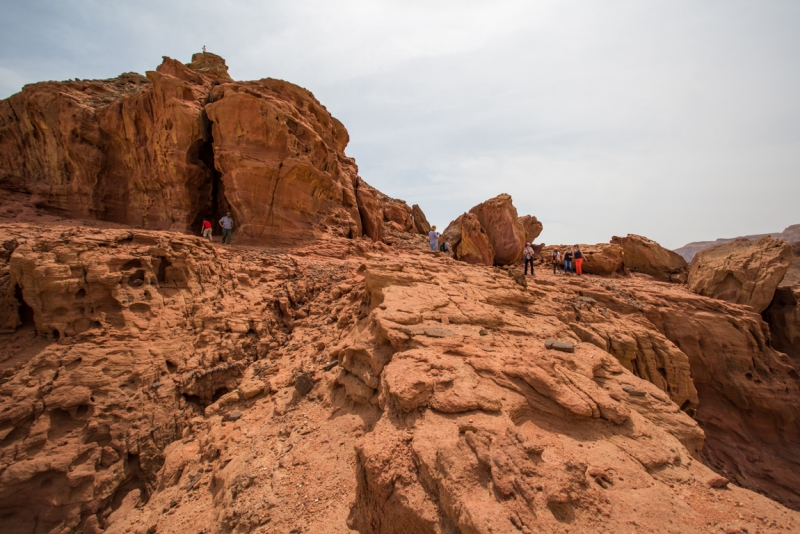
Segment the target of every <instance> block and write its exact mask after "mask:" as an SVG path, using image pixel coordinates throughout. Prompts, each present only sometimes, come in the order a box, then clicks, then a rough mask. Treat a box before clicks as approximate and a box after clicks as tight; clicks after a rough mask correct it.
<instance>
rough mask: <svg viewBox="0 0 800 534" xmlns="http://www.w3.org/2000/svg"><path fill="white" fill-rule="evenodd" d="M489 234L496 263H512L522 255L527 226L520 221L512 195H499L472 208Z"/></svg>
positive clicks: (472, 211)
mask: <svg viewBox="0 0 800 534" xmlns="http://www.w3.org/2000/svg"><path fill="white" fill-rule="evenodd" d="M469 211H470V213H474V214H475V216H476V217H477V218H478V221H479V222H480V225H481V226H482V227H483V229H484V230H485V231H486V235H488V236H489V242H490V243H491V244H492V248H493V249H494V263H495V265H511V264H513V263H516V262H518V261H519V260H520V258H521V257H522V249H524V248H525V228H524V227H523V226H522V223H520V222H519V217H518V215H517V208H515V207H514V204H512V203H511V195H506V194H502V195H498V196H496V197H494V198H491V199H489V200H487V201H486V202H484V203H482V204H478V205H477V206H475V207H474V208H472V209H471V210H469Z"/></svg>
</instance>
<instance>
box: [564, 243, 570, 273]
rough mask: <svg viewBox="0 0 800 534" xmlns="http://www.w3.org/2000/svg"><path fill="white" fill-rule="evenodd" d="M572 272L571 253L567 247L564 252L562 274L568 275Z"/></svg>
mask: <svg viewBox="0 0 800 534" xmlns="http://www.w3.org/2000/svg"><path fill="white" fill-rule="evenodd" d="M571 272H572V251H571V250H570V249H569V247H567V249H566V250H564V274H570V273H571Z"/></svg>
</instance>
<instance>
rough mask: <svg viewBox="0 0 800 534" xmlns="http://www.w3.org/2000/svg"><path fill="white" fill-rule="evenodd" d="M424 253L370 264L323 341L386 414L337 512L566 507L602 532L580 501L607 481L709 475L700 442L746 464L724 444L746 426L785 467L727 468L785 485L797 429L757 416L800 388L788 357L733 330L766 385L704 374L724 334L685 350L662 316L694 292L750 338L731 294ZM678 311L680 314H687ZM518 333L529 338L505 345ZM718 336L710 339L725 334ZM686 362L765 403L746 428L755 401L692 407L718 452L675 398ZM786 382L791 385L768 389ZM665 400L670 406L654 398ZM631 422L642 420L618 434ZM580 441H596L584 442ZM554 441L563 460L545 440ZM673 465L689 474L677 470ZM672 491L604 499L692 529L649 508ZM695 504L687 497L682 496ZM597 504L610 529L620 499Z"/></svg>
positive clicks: (493, 513)
mask: <svg viewBox="0 0 800 534" xmlns="http://www.w3.org/2000/svg"><path fill="white" fill-rule="evenodd" d="M436 263H437V261H436V260H434V259H426V258H382V259H378V260H375V261H371V262H368V263H367V265H366V270H365V284H366V289H367V291H368V294H369V299H368V302H369V303H370V307H369V309H367V310H364V311H363V312H362V317H363V318H362V319H361V320H360V321H359V323H358V326H357V327H355V328H354V329H353V330H352V331H351V332H350V334H349V335H348V336H347V337H346V338H345V339H344V340H343V342H342V343H341V344H340V345H337V347H335V349H334V350H335V351H336V352H338V353H339V364H340V365H339V366H340V367H341V371H339V376H338V378H337V381H338V383H339V384H340V385H341V387H342V388H343V390H344V391H345V392H346V394H347V396H348V397H349V398H350V399H351V400H353V401H354V402H355V403H357V404H358V405H363V406H365V407H374V408H375V409H377V410H379V411H380V413H381V417H380V419H379V420H378V422H377V423H376V424H375V426H374V428H373V430H372V431H371V432H369V433H366V434H365V436H364V437H363V438H361V439H359V440H358V442H357V443H356V452H357V461H358V468H359V474H358V481H359V482H358V486H357V488H356V501H355V505H354V507H353V510H352V514H351V516H350V518H349V521H350V523H349V524H350V526H352V527H353V528H355V529H357V530H358V531H359V532H369V533H372V532H441V531H472V532H490V531H497V530H502V531H514V530H513V529H517V530H520V529H529V530H530V531H531V532H534V531H537V532H538V531H541V532H551V531H556V532H557V531H561V530H560V529H561V527H560V526H559V524H560V523H562V522H564V521H567V519H568V522H569V524H570V529H577V530H579V531H592V530H596V529H597V528H596V527H593V524H594V523H593V522H594V521H595V520H596V519H595V518H597V517H598V516H597V514H596V513H593V514H586V513H585V510H586V508H587V507H588V508H590V509H595V507H596V506H600V507H601V508H602V507H603V506H604V504H603V503H610V502H613V501H604V496H605V497H609V498H611V499H613V498H612V497H611V493H603V492H602V491H601V489H600V488H607V487H610V486H611V485H612V482H613V485H615V488H617V486H616V485H617V484H620V485H622V484H628V483H635V484H637V485H638V486H640V485H641V483H642V482H643V480H645V479H646V478H644V479H643V478H642V477H653V478H654V479H655V480H656V483H655V484H654V485H652V486H650V487H655V488H659V487H663V486H662V485H661V484H660V483H659V482H657V481H659V480H661V479H660V476H661V475H659V473H666V472H669V473H670V477H669V479H670V480H674V479H673V478H672V476H677V477H678V479H684V480H688V479H689V478H690V477H692V476H694V477H696V478H699V479H703V480H711V479H712V478H714V477H713V476H711V474H710V473H709V472H706V473H705V474H700V473H696V474H694V473H693V469H696V468H698V467H701V466H700V464H699V463H698V462H693V461H692V455H693V454H697V452H698V451H699V450H701V449H703V450H704V451H705V452H704V453H703V454H704V455H705V456H706V457H710V458H714V459H716V456H714V455H715V454H718V455H719V457H724V455H725V454H731V455H733V457H735V458H736V460H735V462H739V461H743V460H742V459H741V453H737V452H736V446H735V445H734V443H733V442H734V441H735V440H736V436H737V435H738V432H742V431H744V432H745V434H744V435H745V436H746V439H747V440H748V441H749V440H756V441H757V442H758V446H759V447H761V448H762V450H760V451H759V450H757V448H754V449H750V448H749V445H748V453H747V454H756V455H757V456H754V458H758V459H759V460H762V461H764V462H769V463H770V465H781V466H782V468H781V469H775V470H774V472H777V471H781V473H780V474H779V475H777V476H775V475H774V472H773V470H770V471H769V474H767V473H766V472H765V470H763V469H759V468H756V469H752V470H750V469H749V468H748V467H747V466H745V467H743V468H736V469H743V470H745V471H747V472H746V474H744V475H741V474H738V475H737V474H736V473H733V474H732V475H731V476H732V477H734V476H738V478H737V480H739V479H741V480H743V481H745V483H747V484H753V485H757V486H758V487H759V488H760V489H761V490H763V491H770V492H771V493H772V494H773V495H776V494H779V495H780V497H781V498H783V499H788V500H790V501H791V499H792V498H793V497H792V495H793V494H792V493H791V491H790V490H789V488H791V487H792V485H791V482H792V481H793V477H794V476H795V475H794V474H793V473H796V472H797V470H796V469H795V466H796V460H793V459H792V458H791V453H790V452H789V449H787V448H785V447H783V446H781V445H777V444H778V443H791V442H792V440H793V439H794V437H793V436H794V434H795V433H796V431H797V428H798V425H797V423H796V422H792V423H790V424H789V425H788V426H783V425H782V424H780V423H778V424H772V423H766V421H773V422H775V421H776V417H780V418H782V419H781V420H784V421H790V420H791V421H795V419H794V415H793V414H794V412H795V411H796V409H795V408H793V407H791V406H790V405H789V404H788V403H787V401H788V399H789V398H790V397H791V396H792V395H794V394H795V393H794V391H795V390H796V389H797V385H796V384H793V383H792V381H791V377H790V376H789V375H788V374H787V371H790V369H791V368H789V367H787V366H785V365H781V363H780V362H779V355H778V354H777V353H775V352H774V351H772V349H769V348H768V347H767V346H766V344H765V343H763V341H764V340H763V339H761V341H762V343H761V344H759V343H758V342H757V341H756V340H754V339H744V338H742V339H737V346H738V347H740V348H741V351H742V352H741V354H740V355H736V358H739V357H741V360H738V359H737V361H739V362H740V363H742V364H743V363H744V362H745V358H751V359H749V360H747V361H748V362H753V361H755V362H764V365H771V366H773V367H772V368H773V369H774V371H773V372H772V374H771V376H769V377H768V378H765V381H768V382H769V386H767V387H764V386H762V385H755V387H753V384H750V383H747V381H746V379H744V380H742V381H741V382H740V381H739V380H738V377H735V378H734V377H727V376H726V375H725V374H724V373H717V372H714V371H713V370H714V369H715V368H716V366H718V365H720V364H722V365H724V362H723V361H721V360H720V361H716V360H712V361H709V360H708V359H707V358H709V357H710V358H714V357H715V355H716V354H720V352H714V350H720V349H721V345H720V346H718V347H715V348H713V349H711V350H709V351H708V352H707V353H705V354H703V355H698V354H697V353H696V352H694V350H693V348H691V347H690V350H692V356H688V355H687V353H685V352H683V350H681V348H680V347H679V346H678V345H676V344H675V343H673V342H672V341H670V340H669V339H667V337H666V336H665V332H667V333H668V334H669V335H671V332H670V328H668V327H667V328H663V327H664V325H663V321H664V319H665V318H669V317H672V316H675V315H678V314H679V312H678V310H682V309H684V308H685V307H687V306H690V307H691V306H696V307H697V310H698V313H697V315H699V316H707V321H708V322H707V323H706V327H712V326H713V327H715V328H723V329H724V328H725V325H727V326H728V327H730V328H734V329H736V327H733V326H731V324H730V322H729V312H731V311H733V312H734V313H735V314H739V316H740V321H742V326H743V328H742V331H741V333H740V335H741V336H744V337H747V336H750V335H758V334H750V333H746V332H748V330H747V327H744V325H745V324H747V323H750V325H753V326H754V325H756V324H757V321H758V316H757V315H755V314H752V313H750V314H748V313H746V312H745V313H744V314H743V315H742V314H741V311H740V309H738V308H735V307H732V308H726V306H728V305H726V304H724V303H717V302H715V301H711V300H709V299H705V298H702V297H696V296H693V295H692V294H691V293H688V292H687V291H686V289H684V288H682V287H676V288H675V290H674V291H669V295H665V294H664V292H665V288H664V287H663V286H659V285H655V284H652V282H647V281H642V280H636V279H633V280H629V283H628V284H626V286H625V288H624V289H622V288H620V287H618V286H616V285H615V284H611V283H610V282H608V281H599V280H596V279H583V280H581V279H577V280H575V279H570V281H569V282H567V281H566V280H563V281H562V280H561V279H560V278H549V279H548V280H540V282H541V283H538V284H536V286H535V288H533V289H528V290H527V291H526V290H524V289H522V288H521V287H520V286H518V285H516V284H514V282H513V281H512V280H511V279H509V278H506V277H505V276H503V275H502V274H500V273H495V272H494V271H488V270H478V269H479V268H476V267H468V266H462V264H450V266H449V268H448V269H445V268H444V265H442V266H441V267H440V266H438V265H436ZM568 288H569V289H568ZM656 295H658V296H656ZM531 297H533V298H531ZM553 297H555V298H557V299H558V301H556V300H554V299H553ZM637 299H641V300H637ZM673 302H674V303H676V304H675V307H674V308H673V307H671V306H672V303H673ZM664 306H668V307H669V308H664ZM709 306H710V307H709ZM712 310H716V311H717V313H713V312H712ZM662 314H663V316H662ZM643 315H644V316H647V317H652V318H653V321H654V322H650V321H648V320H646V319H645V320H643ZM693 317H694V316H693ZM693 320H694V319H693ZM678 324H683V325H684V328H686V326H687V325H691V324H693V323H692V322H691V321H687V322H686V323H685V324H684V323H682V322H680V323H678ZM750 325H748V326H750ZM661 328H663V331H662V330H661ZM677 333H678V335H677V337H676V339H677V340H679V341H681V342H684V341H686V339H685V338H684V337H683V335H684V333H685V331H682V330H681V329H678V330H677ZM725 333H727V332H725ZM762 334H763V332H762ZM517 336H522V337H524V341H523V342H518V341H516V338H517ZM548 338H549V339H561V340H565V341H567V340H569V341H571V344H570V343H562V344H563V345H571V346H572V347H573V351H572V352H558V351H556V350H547V349H546V348H545V347H546V343H545V339H548ZM725 339H727V338H724V337H721V338H719V339H716V338H715V339H712V340H709V342H710V343H712V344H713V343H720V344H725V343H727V342H726V341H725ZM553 346H555V345H553ZM745 354H748V356H745ZM692 357H694V358H697V360H696V361H691V359H692ZM609 358H611V359H609ZM690 365H691V366H692V370H693V372H695V366H697V369H698V371H697V372H699V373H700V372H703V373H712V374H713V376H714V377H715V378H714V379H712V382H714V383H713V384H710V385H709V386H710V387H709V388H706V391H707V392H708V393H707V394H708V396H709V402H710V403H711V404H716V402H718V401H719V395H720V394H721V393H722V392H723V391H724V390H725V388H726V387H728V388H731V389H730V390H729V391H727V392H726V393H725V394H726V395H728V396H733V395H742V396H743V397H746V398H748V399H750V402H752V405H753V406H754V407H755V406H758V409H759V410H761V409H764V410H767V411H768V412H770V414H771V415H769V416H768V415H767V413H766V412H765V413H762V414H760V417H762V421H763V422H764V423H762V425H761V428H759V429H758V431H756V432H750V431H748V430H747V429H746V423H747V422H749V417H750V415H747V414H742V415H743V417H744V418H745V419H747V421H744V420H743V419H740V418H739V417H738V416H734V417H733V420H727V421H726V423H727V425H729V426H719V425H715V424H712V422H713V421H714V420H715V417H718V415H715V414H714V413H713V410H711V411H709V412H703V415H704V417H708V419H704V421H707V422H709V427H710V428H713V429H714V431H715V432H718V434H717V435H716V436H715V438H714V440H713V443H714V448H713V449H709V447H705V448H703V447H702V445H701V441H700V440H701V439H702V438H701V435H700V434H699V433H698V432H697V430H695V429H693V426H692V425H693V422H692V421H691V420H690V419H689V418H688V417H686V416H685V415H684V414H683V413H682V412H681V411H679V410H677V408H678V405H679V404H680V405H682V406H683V408H684V410H686V411H688V412H690V413H693V414H694V413H695V407H696V406H697V396H698V392H697V391H696V390H695V388H694V384H693V383H692V379H691V378H690V374H689V368H690ZM757 365H761V363H758V364H757ZM584 366H585V367H584ZM705 366H708V367H705ZM637 376H641V377H642V378H646V379H648V381H642V380H641V379H640V378H637ZM704 376H705V374H704ZM649 380H652V383H650V382H649ZM783 387H788V391H789V393H788V395H787V394H786V393H780V394H778V389H779V388H783ZM715 388H719V389H715ZM734 391H736V393H733V392H734ZM773 394H775V395H776V398H777V399H780V400H779V401H778V403H777V405H776V406H773V407H772V408H770V407H768V405H767V404H765V403H764V401H766V399H767V398H769V397H770V395H773ZM667 398H669V399H670V400H669V401H667ZM726 398H727V397H726ZM659 399H661V400H659ZM700 399H701V400H700V405H699V406H700V410H702V407H703V402H704V401H703V398H702V395H701V397H700ZM667 405H669V406H672V408H671V409H669V410H664V409H663V408H665V407H666V406H667ZM729 410H730V411H731V412H732V413H733V412H737V411H738V410H739V408H735V407H729ZM700 413H701V412H697V415H698V418H699V417H700ZM779 413H781V414H783V415H782V416H778V414H779ZM784 417H785V419H783V418H784ZM412 421H413V424H412V423H411V422H412ZM631 427H633V428H635V429H639V430H634V431H633V432H627V431H622V429H623V428H631ZM766 427H769V430H768V431H767V428H766ZM594 432H600V433H601V434H602V435H604V436H611V437H610V438H607V439H608V442H606V443H613V444H614V445H613V446H612V447H608V446H605V445H604V446H602V447H599V443H598V442H596V441H594V439H593V438H591V437H589V436H593V435H595V434H594ZM759 433H760V434H761V436H759ZM776 433H777V434H778V435H779V436H780V437H777V436H776ZM767 434H771V436H768V435H767ZM645 436H647V437H646V438H645ZM640 439H641V441H640ZM583 440H589V441H591V442H592V443H593V446H592V447H589V448H588V449H586V448H584V447H583V443H582V441H583ZM726 440H727V441H728V443H727V444H724V442H725V441H726ZM770 442H771V443H772V444H771V445H770V444H769V443H770ZM595 447H597V448H595ZM555 450H557V451H558V454H557V456H553V455H550V454H548V451H555ZM781 451H782V452H781ZM552 454H554V453H552ZM627 455H630V456H632V457H634V458H635V459H636V460H637V462H634V464H633V466H635V467H636V468H635V469H631V467H632V465H631V464H630V463H626V462H625V461H624V460H623V458H626V457H628V456H627ZM675 455H686V456H681V457H680V458H678V457H677V456H675ZM735 462H731V464H732V466H733V467H736V464H735ZM665 466H671V467H668V468H666V469H665V468H664V467H665ZM724 467H726V468H727V467H728V465H727V464H725V466H724ZM684 469H686V470H687V471H688V472H687V473H684V474H683V475H678V473H680V472H681V470H684ZM676 470H677V471H676ZM611 472H613V473H616V474H617V476H619V479H618V478H613V479H612V478H611V476H610V475H609V473H611ZM757 472H760V474H759V475H758V476H757V477H756V476H755V475H756V473H757ZM690 473H692V474H690ZM765 474H766V476H765ZM604 477H606V478H604ZM749 477H754V478H752V479H751V478H749ZM598 479H599V481H598ZM623 480H624V481H626V482H623ZM634 481H636V482H634ZM665 481H666V479H665ZM598 486H599V487H598ZM478 488H481V489H478ZM781 492H783V493H781ZM794 495H796V492H795V493H794ZM674 498H675V497H674V496H673V494H671V493H669V492H665V493H661V492H659V493H658V495H657V496H656V495H654V494H650V495H648V496H647V498H645V499H642V500H638V499H637V500H636V502H635V503H632V502H630V501H627V502H626V503H625V504H623V503H620V502H619V501H615V504H614V505H613V507H614V509H615V510H617V511H618V510H619V507H620V506H630V507H631V508H633V507H635V508H636V510H637V511H636V515H637V517H644V516H646V517H648V518H650V519H652V520H653V521H655V522H662V524H663V521H670V520H671V521H678V522H684V521H686V522H687V525H686V526H683V527H680V528H679V530H685V531H692V530H694V529H695V528H699V529H700V530H702V528H703V527H692V526H690V524H691V519H689V517H690V516H691V515H693V514H685V515H681V514H678V515H680V518H678V516H675V515H673V516H672V517H671V518H667V516H666V515H664V516H662V515H660V514H664V513H665V510H667V509H673V508H672V505H670V504H669V503H671V502H672V499H674ZM691 502H692V500H691V499H688V500H681V503H682V504H681V506H683V505H685V504H688V503H691ZM589 503H591V504H589ZM656 503H658V504H656ZM642 507H644V508H642ZM644 509H647V510H648V511H647V512H646V513H643V511H642V510H644ZM651 514H653V515H651ZM590 515H591V517H590ZM602 515H603V514H601V516H602ZM609 516H610V519H602V520H601V521H602V522H603V523H604V524H605V525H606V526H608V525H609V524H613V523H614V521H615V516H616V512H613V513H610V514H609ZM649 528H650V529H652V530H658V529H659V528H661V527H659V526H656V525H655V524H654V525H653V526H651V527H649ZM611 529H612V530H614V529H615V527H613V526H612V527H611ZM619 529H620V530H624V527H622V526H620V528H619ZM522 531H525V530H522Z"/></svg>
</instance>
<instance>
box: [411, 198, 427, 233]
mask: <svg viewBox="0 0 800 534" xmlns="http://www.w3.org/2000/svg"><path fill="white" fill-rule="evenodd" d="M411 216H412V217H413V218H414V227H415V228H416V229H417V232H419V233H420V234H422V235H428V233H429V232H430V231H431V224H430V223H429V222H428V219H427V218H426V217H425V214H424V213H423V212H422V209H421V208H420V207H419V205H417V204H414V205H413V206H411Z"/></svg>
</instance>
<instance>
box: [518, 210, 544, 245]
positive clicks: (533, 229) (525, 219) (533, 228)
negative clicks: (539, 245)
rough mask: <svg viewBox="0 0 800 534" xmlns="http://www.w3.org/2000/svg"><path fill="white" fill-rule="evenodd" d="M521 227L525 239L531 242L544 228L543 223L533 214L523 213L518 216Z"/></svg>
mask: <svg viewBox="0 0 800 534" xmlns="http://www.w3.org/2000/svg"><path fill="white" fill-rule="evenodd" d="M519 222H520V223H521V224H522V227H523V228H525V241H527V242H528V243H533V242H534V240H535V239H536V238H537V237H539V235H540V234H541V233H542V230H544V225H543V224H542V223H541V221H539V219H537V218H536V217H534V216H533V215H523V216H522V217H520V218H519Z"/></svg>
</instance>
